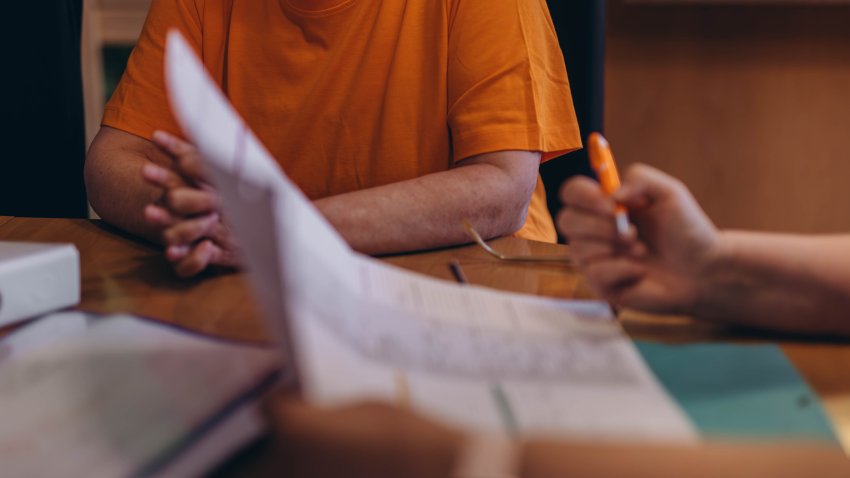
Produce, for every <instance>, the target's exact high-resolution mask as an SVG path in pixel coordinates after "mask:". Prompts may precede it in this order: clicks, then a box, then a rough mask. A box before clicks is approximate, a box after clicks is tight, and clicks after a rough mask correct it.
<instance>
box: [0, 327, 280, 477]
mask: <svg viewBox="0 0 850 478" xmlns="http://www.w3.org/2000/svg"><path fill="white" fill-rule="evenodd" d="M0 357H2V358H0V361H2V366H0V408H2V410H3V418H2V423H3V424H2V426H0V475H2V476H4V477H5V476H9V477H18V476H20V477H24V476H33V477H34V476H63V477H94V476H104V477H106V476H149V475H152V476H175V477H176V476H198V475H200V474H201V473H203V472H205V471H206V470H208V469H210V467H212V466H214V465H215V464H217V463H220V462H221V461H222V460H224V459H226V458H227V457H228V456H229V454H231V453H233V452H234V451H236V450H237V449H239V448H240V447H241V446H243V445H245V444H246V442H248V441H250V440H251V439H253V438H256V437H257V436H258V435H259V434H260V432H261V431H262V430H263V424H262V420H261V417H260V416H259V414H258V411H257V409H256V407H255V406H254V405H255V403H256V400H257V398H258V397H259V395H260V394H261V392H262V391H263V390H267V389H268V388H270V386H271V384H272V382H273V381H274V376H275V373H276V369H277V367H278V364H279V361H278V354H277V353H276V352H275V351H274V350H272V349H270V348H268V347H256V346H245V345H240V344H234V343H229V342H223V341H220V340H216V339H210V338H205V337H201V336H197V335H194V334H191V333H188V332H185V331H180V330H178V329H176V328H173V327H169V326H166V325H162V324H158V323H153V322H148V321H143V320H140V319H136V318H133V317H130V316H115V317H103V318H100V317H93V316H88V315H86V314H83V313H79V312H72V313H64V314H57V315H54V316H49V317H45V318H43V319H40V320H38V321H36V322H34V323H33V324H31V325H28V326H26V327H24V328H23V329H21V330H20V331H18V332H15V333H14V334H12V335H11V336H9V337H6V338H4V339H3V340H2V341H0Z"/></svg>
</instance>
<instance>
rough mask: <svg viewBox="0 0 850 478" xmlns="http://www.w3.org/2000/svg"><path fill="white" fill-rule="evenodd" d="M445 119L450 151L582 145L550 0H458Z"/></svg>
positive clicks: (547, 154)
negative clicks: (451, 148)
mask: <svg viewBox="0 0 850 478" xmlns="http://www.w3.org/2000/svg"><path fill="white" fill-rule="evenodd" d="M449 16H450V18H449V38H448V66H447V69H448V70H447V71H448V95H449V98H448V100H449V101H448V104H449V111H448V121H449V128H450V130H451V133H452V146H453V156H454V160H455V161H460V160H462V159H465V158H469V157H471V156H475V155H478V154H483V153H489V152H495V151H505V150H523V151H539V152H541V153H543V161H547V160H549V159H552V158H554V157H557V156H560V155H562V154H565V153H567V152H570V151H573V150H575V149H578V148H580V147H581V137H580V133H579V128H578V122H577V120H576V116H575V111H574V109H573V102H572V97H571V95H570V85H569V80H568V78H567V72H566V67H565V66H564V58H563V55H562V54H561V49H560V46H559V45H558V38H557V35H556V34H555V28H554V26H553V24H552V19H551V17H550V16H549V10H548V8H547V6H546V2H545V0H454V2H453V3H452V4H451V6H450V8H449Z"/></svg>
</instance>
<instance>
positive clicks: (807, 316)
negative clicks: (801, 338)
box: [695, 232, 850, 336]
mask: <svg viewBox="0 0 850 478" xmlns="http://www.w3.org/2000/svg"><path fill="white" fill-rule="evenodd" d="M702 282H703V284H702V287H701V293H700V299H699V303H698V304H697V306H696V307H695V313H696V314H697V315H699V316H703V317H705V318H708V319H714V320H723V321H728V322H736V323H741V324H746V325H751V326H755V327H761V328H769V329H776V330H783V331H805V332H810V333H824V334H841V335H845V336H850V236H848V235H844V236H793V235H779V234H759V233H748V232H723V233H721V235H720V241H719V243H718V252H717V254H716V257H715V258H714V260H713V261H712V262H711V264H710V265H709V266H708V267H707V268H706V274H705V279H704V280H703V281H702Z"/></svg>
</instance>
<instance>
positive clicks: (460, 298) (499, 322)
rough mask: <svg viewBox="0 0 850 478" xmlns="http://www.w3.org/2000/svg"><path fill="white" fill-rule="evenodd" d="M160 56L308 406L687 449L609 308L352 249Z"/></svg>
mask: <svg viewBox="0 0 850 478" xmlns="http://www.w3.org/2000/svg"><path fill="white" fill-rule="evenodd" d="M166 57H167V60H166V77H167V85H168V90H169V98H170V100H171V103H172V109H173V111H174V113H175V115H176V117H177V119H178V121H179V123H180V124H181V126H182V127H183V128H184V131H185V133H186V134H187V135H188V137H189V138H190V140H191V141H192V142H193V143H194V144H195V145H196V146H197V147H198V148H199V150H200V151H201V153H202V155H203V156H204V158H205V160H206V166H207V168H208V170H209V172H210V174H211V177H212V180H213V183H214V184H215V186H216V188H217V190H218V192H219V194H220V196H221V198H222V204H223V208H224V213H225V215H226V217H227V219H228V221H229V222H230V223H231V226H232V230H233V231H234V234H235V236H236V238H237V240H238V242H239V243H240V244H241V246H242V250H243V251H244V254H245V259H246V262H247V265H248V268H249V271H250V274H249V275H250V277H251V280H252V282H253V285H254V288H255V289H256V290H257V292H258V295H259V297H260V298H261V301H262V302H263V304H264V307H265V310H266V311H267V312H268V316H269V318H270V320H271V322H272V325H273V326H274V328H275V329H276V330H278V331H279V332H280V337H281V341H282V343H283V344H284V348H285V350H286V351H287V352H288V353H290V354H291V357H290V358H291V360H292V361H293V363H295V364H296V365H297V367H295V368H296V370H297V373H298V378H299V380H300V383H301V386H302V389H303V391H304V393H305V394H306V396H307V397H308V398H309V399H310V400H312V401H314V402H315V403H318V404H328V405H333V404H341V403H347V402H350V401H353V400H360V399H384V400H394V399H397V398H398V397H399V395H408V398H407V399H409V401H410V402H411V404H412V405H413V406H414V407H415V408H416V409H418V410H420V411H421V412H423V413H426V414H429V415H431V416H432V417H435V418H438V419H442V420H447V421H449V422H451V423H452V424H454V425H458V426H464V427H467V428H469V429H472V430H478V431H489V432H493V431H497V432H498V431H502V432H504V431H507V429H508V428H511V426H510V422H512V421H515V422H516V423H515V425H516V428H518V430H516V431H517V432H518V433H520V434H522V435H529V434H540V433H545V434H555V435H572V436H592V437H599V438H609V439H636V438H653V439H661V440H679V441H681V440H692V439H694V437H695V432H694V429H693V427H692V425H691V424H690V423H689V421H688V420H687V418H685V416H684V415H683V414H682V412H681V410H680V409H679V408H678V407H677V406H676V405H675V404H674V403H673V402H672V400H671V399H670V398H669V396H668V395H667V394H666V393H665V392H664V391H663V390H662V388H661V387H660V386H659V384H658V383H657V382H656V381H655V379H654V378H653V376H652V374H651V373H650V372H649V371H648V369H647V367H646V366H645V364H644V363H643V361H642V360H641V358H640V356H639V355H638V353H637V352H636V350H635V348H634V347H633V346H632V344H631V342H630V341H629V339H628V337H627V336H626V335H625V334H624V333H623V331H622V330H621V328H620V327H619V325H618V324H617V323H616V321H615V320H614V319H613V317H612V315H611V313H610V311H609V308H608V306H607V304H604V303H601V302H577V301H564V300H549V299H541V298H537V297H531V296H525V295H519V294H510V293H505V292H497V291H495V290H491V289H485V288H481V287H474V286H461V285H457V284H452V283H449V282H445V281H439V280H435V279H431V278H428V277H425V276H422V275H419V274H414V273H411V272H408V271H405V270H402V269H399V268H395V267H392V266H389V265H386V264H384V263H382V262H380V261H377V260H375V259H372V258H369V257H366V256H363V255H360V254H357V253H355V252H353V251H352V250H351V249H350V248H349V247H348V246H347V244H346V243H345V241H344V240H343V239H342V238H341V237H340V236H339V234H338V233H337V232H336V231H335V230H334V229H333V227H332V226H331V225H330V224H329V223H327V221H326V220H325V219H324V218H323V217H322V216H321V214H320V213H319V212H318V211H317V210H316V209H315V207H313V205H312V203H311V202H310V201H309V200H308V199H307V198H306V197H305V196H304V195H303V194H302V193H301V192H300V190H298V188H297V187H296V186H295V185H294V184H293V183H292V182H291V181H290V180H289V179H288V178H286V176H285V175H284V174H283V172H282V171H281V170H280V168H279V167H278V166H277V163H276V162H275V161H274V160H273V159H272V157H271V155H270V154H269V153H268V152H267V151H266V150H265V148H264V147H263V146H262V145H261V144H260V142H259V141H258V140H257V138H256V137H255V136H254V135H253V133H251V132H250V131H249V130H248V128H247V127H246V126H245V124H244V122H243V121H242V120H241V119H240V118H239V116H238V114H237V113H236V112H235V111H234V110H233V108H232V107H231V106H230V104H229V103H228V102H227V100H226V99H225V98H224V96H223V94H222V93H221V92H220V90H219V89H218V87H217V86H216V85H215V84H214V83H213V82H212V80H211V79H210V78H209V76H208V75H207V74H206V73H205V71H204V70H203V67H202V65H201V64H200V62H199V61H198V59H197V57H196V56H195V55H194V53H193V52H192V50H191V48H190V47H189V46H188V45H187V44H186V43H185V41H184V40H183V39H182V37H180V35H179V34H178V33H172V34H170V35H169V39H168V47H167V52H166ZM402 375H403V376H404V377H405V380H404V381H405V382H406V385H404V388H406V389H407V390H405V391H400V390H399V388H400V386H399V376H402Z"/></svg>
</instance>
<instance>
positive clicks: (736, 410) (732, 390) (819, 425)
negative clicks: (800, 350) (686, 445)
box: [636, 342, 838, 443]
mask: <svg viewBox="0 0 850 478" xmlns="http://www.w3.org/2000/svg"><path fill="white" fill-rule="evenodd" d="M636 345H637V347H638V350H639V351H640V352H641V354H642V355H643V357H644V360H646V362H647V364H648V365H649V367H650V368H651V369H652V371H653V372H654V373H655V375H656V377H658V379H659V381H660V382H661V383H662V384H663V385H664V386H665V387H666V388H667V391H668V392H669V393H670V395H672V396H673V398H674V399H675V400H676V401H677V402H678V403H679V405H680V406H681V407H682V409H683V410H684V411H685V413H686V414H687V415H688V416H689V417H690V419H691V421H692V422H693V423H694V425H695V426H696V427H697V428H698V429H699V431H700V432H701V434H702V435H703V436H704V437H705V438H741V439H758V440H765V439H767V440H774V439H776V440H786V439H787V440H801V439H804V440H805V439H808V440H823V441H830V442H834V443H837V442H838V440H837V438H836V436H835V433H834V431H833V429H832V426H831V424H830V422H829V419H828V418H827V415H826V413H825V412H824V410H823V407H822V406H821V403H820V400H819V399H818V397H817V394H815V392H814V391H813V390H812V389H811V388H810V387H809V385H808V384H807V383H806V381H805V380H803V378H802V377H801V376H800V374H799V373H798V372H797V370H796V369H795V368H794V366H793V365H792V364H791V362H789V361H788V359H787V358H786V357H785V354H784V353H783V352H782V350H781V349H780V348H779V347H777V346H775V345H733V344H714V343H711V344H709V343H706V344H694V345H664V344H657V343H647V342H636Z"/></svg>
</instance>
